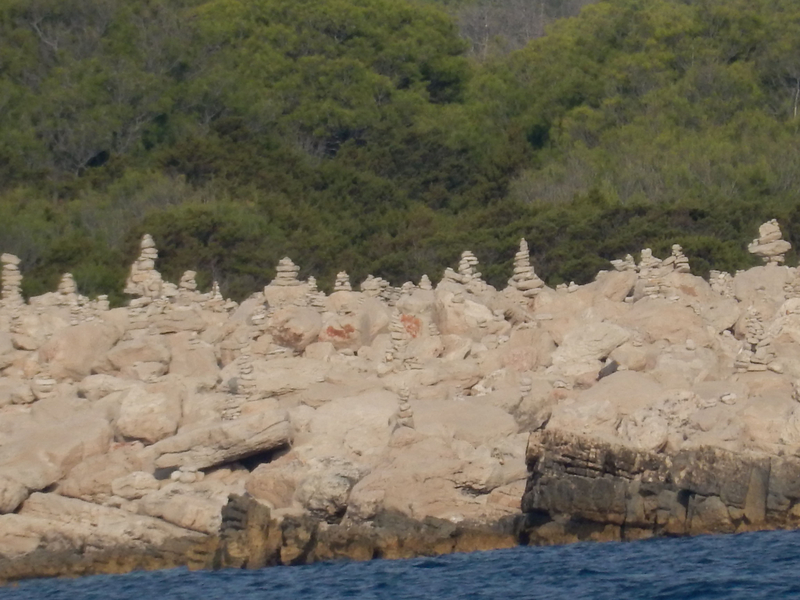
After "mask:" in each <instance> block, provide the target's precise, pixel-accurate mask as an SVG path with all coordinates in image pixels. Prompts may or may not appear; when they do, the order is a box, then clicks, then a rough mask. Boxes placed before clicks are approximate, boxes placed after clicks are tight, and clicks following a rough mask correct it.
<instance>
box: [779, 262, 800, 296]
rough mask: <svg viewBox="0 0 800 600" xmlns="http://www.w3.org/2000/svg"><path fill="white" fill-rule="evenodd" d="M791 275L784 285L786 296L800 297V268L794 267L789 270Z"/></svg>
mask: <svg viewBox="0 0 800 600" xmlns="http://www.w3.org/2000/svg"><path fill="white" fill-rule="evenodd" d="M789 273H790V276H789V279H788V280H787V282H786V285H784V286H783V291H784V293H785V294H786V298H787V299H789V298H800V269H798V268H794V269H790V270H789Z"/></svg>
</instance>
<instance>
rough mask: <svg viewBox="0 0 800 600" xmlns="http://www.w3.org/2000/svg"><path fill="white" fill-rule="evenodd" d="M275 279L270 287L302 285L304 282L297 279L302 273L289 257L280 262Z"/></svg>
mask: <svg viewBox="0 0 800 600" xmlns="http://www.w3.org/2000/svg"><path fill="white" fill-rule="evenodd" d="M275 270H276V275H275V279H273V280H272V282H271V283H270V285H277V286H281V287H286V286H295V285H302V283H303V282H302V281H300V280H299V279H298V278H297V275H298V273H300V267H298V266H297V265H296V264H294V263H293V262H292V259H291V258H289V257H288V256H284V257H283V258H282V259H280V260H279V261H278V266H277V267H276V269H275Z"/></svg>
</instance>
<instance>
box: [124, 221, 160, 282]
mask: <svg viewBox="0 0 800 600" xmlns="http://www.w3.org/2000/svg"><path fill="white" fill-rule="evenodd" d="M140 248H141V252H140V254H139V258H137V259H136V261H135V262H134V263H133V265H132V266H131V273H130V275H129V276H128V280H127V281H126V282H125V290H124V291H125V293H126V294H132V295H135V296H142V297H145V298H158V297H160V296H161V289H162V287H163V285H164V282H163V280H162V279H161V273H159V272H158V271H156V259H157V258H158V250H157V249H156V243H155V242H154V241H153V238H152V236H151V235H150V234H149V233H146V234H144V236H142V241H141V243H140Z"/></svg>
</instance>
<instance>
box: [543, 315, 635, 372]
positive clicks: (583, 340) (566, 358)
mask: <svg viewBox="0 0 800 600" xmlns="http://www.w3.org/2000/svg"><path fill="white" fill-rule="evenodd" d="M630 337H631V333H630V331H629V330H627V329H625V328H623V327H620V326H619V325H614V324H613V323H605V322H601V323H588V324H586V325H585V326H584V327H579V328H576V329H573V330H572V331H570V332H569V333H568V334H567V335H565V336H564V341H563V343H562V344H561V345H560V346H559V347H558V348H557V349H556V350H555V351H554V352H553V368H554V369H557V371H558V372H559V373H563V374H565V375H580V374H583V373H586V372H592V371H593V372H597V371H599V367H600V361H601V360H603V359H605V358H606V357H608V355H609V354H611V352H613V351H614V350H615V349H616V348H618V347H619V346H621V345H622V344H624V343H625V342H627V341H628V339H630Z"/></svg>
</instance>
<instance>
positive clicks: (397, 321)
mask: <svg viewBox="0 0 800 600" xmlns="http://www.w3.org/2000/svg"><path fill="white" fill-rule="evenodd" d="M389 335H390V336H391V339H392V348H391V350H390V351H389V352H387V353H386V362H387V363H389V364H391V365H392V366H393V367H394V368H395V370H397V368H398V366H399V364H398V360H404V358H405V350H406V346H407V345H408V332H407V331H406V328H405V326H404V325H403V320H402V315H401V314H400V311H399V310H396V309H395V310H394V311H393V312H392V319H391V321H390V322H389Z"/></svg>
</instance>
